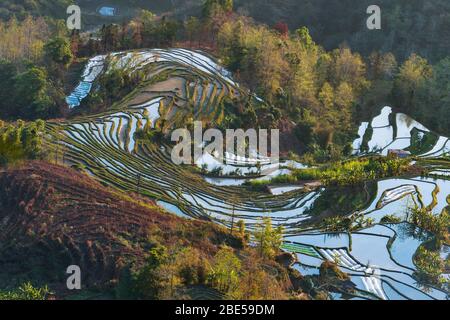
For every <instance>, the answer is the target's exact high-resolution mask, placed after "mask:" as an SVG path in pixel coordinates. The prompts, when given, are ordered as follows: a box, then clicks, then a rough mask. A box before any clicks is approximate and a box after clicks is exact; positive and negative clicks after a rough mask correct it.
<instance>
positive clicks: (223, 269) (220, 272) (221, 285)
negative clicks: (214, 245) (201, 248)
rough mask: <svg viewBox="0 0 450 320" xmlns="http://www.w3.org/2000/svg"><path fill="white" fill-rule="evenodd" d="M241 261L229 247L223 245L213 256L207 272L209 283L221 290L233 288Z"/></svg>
mask: <svg viewBox="0 0 450 320" xmlns="http://www.w3.org/2000/svg"><path fill="white" fill-rule="evenodd" d="M240 271H241V262H240V260H239V259H238V257H236V255H235V254H234V252H233V250H232V249H231V248H230V247H223V248H221V249H220V250H219V252H217V254H216V255H215V257H214V263H213V265H211V266H210V269H209V272H208V281H209V283H210V284H211V285H212V286H213V287H214V288H217V289H218V290H220V291H222V292H227V291H229V290H232V289H234V288H235V287H236V286H237V285H238V283H239V273H240Z"/></svg>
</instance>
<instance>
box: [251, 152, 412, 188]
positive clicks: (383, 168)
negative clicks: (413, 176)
mask: <svg viewBox="0 0 450 320" xmlns="http://www.w3.org/2000/svg"><path fill="white" fill-rule="evenodd" d="M408 168H409V160H408V159H397V158H383V157H379V158H361V159H356V160H348V161H344V162H335V163H331V164H327V165H323V166H321V167H317V168H307V169H297V170H294V172H293V173H291V174H287V175H280V176H277V177H274V178H272V179H270V180H269V181H263V182H261V181H249V182H248V183H246V185H249V186H252V187H255V188H257V189H261V188H263V186H265V185H269V184H284V183H285V184H295V183H298V182H301V181H309V180H320V181H321V182H322V183H323V184H324V185H327V186H347V185H357V184H361V183H363V182H367V181H370V180H377V179H381V178H386V177H393V176H399V175H401V174H404V173H405V172H407V170H408Z"/></svg>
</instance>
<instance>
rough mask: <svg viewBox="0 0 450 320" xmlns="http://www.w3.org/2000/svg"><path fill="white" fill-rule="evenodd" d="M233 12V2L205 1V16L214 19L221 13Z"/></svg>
mask: <svg viewBox="0 0 450 320" xmlns="http://www.w3.org/2000/svg"><path fill="white" fill-rule="evenodd" d="M232 10H233V0H205V1H204V3H203V9H202V12H203V16H204V17H212V16H214V15H217V14H220V13H227V12H231V11H232Z"/></svg>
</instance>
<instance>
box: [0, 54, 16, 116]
mask: <svg viewBox="0 0 450 320" xmlns="http://www.w3.org/2000/svg"><path fill="white" fill-rule="evenodd" d="M16 73H17V71H16V68H15V67H14V65H13V64H12V63H11V62H8V61H6V60H3V59H0V117H8V116H10V114H11V113H12V107H13V106H14V104H13V103H12V102H13V94H12V93H14V77H15V76H16Z"/></svg>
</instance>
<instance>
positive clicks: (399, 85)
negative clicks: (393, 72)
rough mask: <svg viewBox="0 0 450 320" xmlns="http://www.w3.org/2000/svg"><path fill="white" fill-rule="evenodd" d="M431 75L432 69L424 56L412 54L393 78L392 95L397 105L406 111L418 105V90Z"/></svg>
mask: <svg viewBox="0 0 450 320" xmlns="http://www.w3.org/2000/svg"><path fill="white" fill-rule="evenodd" d="M432 75H433V69H432V67H431V66H430V65H429V64H428V61H427V60H425V59H424V58H422V57H420V56H418V55H416V54H412V55H411V56H410V57H409V59H408V60H406V61H405V62H404V63H403V64H402V66H401V67H400V71H399V73H398V75H397V77H396V79H395V82H394V88H393V95H394V99H395V101H396V103H397V105H398V106H400V107H402V108H404V110H405V111H406V112H408V111H410V110H414V108H415V107H416V106H418V105H419V103H418V101H417V97H418V92H419V91H420V90H422V89H423V88H424V84H425V83H426V80H427V79H430V78H431V76H432Z"/></svg>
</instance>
